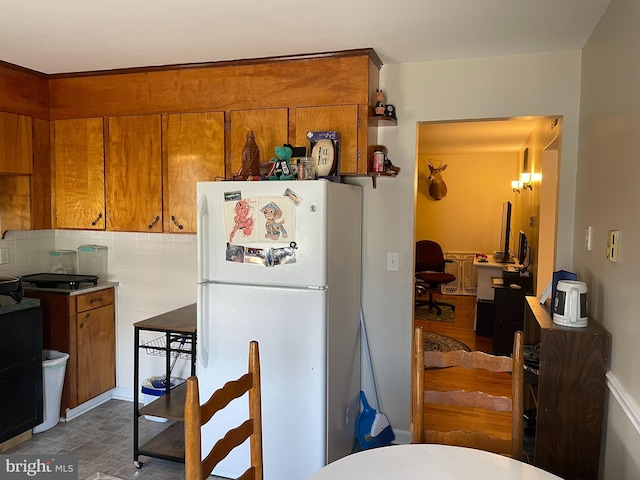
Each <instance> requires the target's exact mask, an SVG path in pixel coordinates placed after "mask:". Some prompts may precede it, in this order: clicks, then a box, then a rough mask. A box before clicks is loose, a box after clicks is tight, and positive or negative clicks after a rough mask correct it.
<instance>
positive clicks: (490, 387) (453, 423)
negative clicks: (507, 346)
mask: <svg viewBox="0 0 640 480" xmlns="http://www.w3.org/2000/svg"><path fill="white" fill-rule="evenodd" d="M434 299H435V300H441V301H443V302H448V303H453V304H454V305H455V306H456V309H455V314H454V322H453V323H446V322H437V321H435V322H434V321H422V320H415V321H414V323H415V326H421V327H423V328H424V329H425V331H430V332H436V333H440V334H442V335H447V336H449V337H452V338H455V339H457V340H460V341H461V342H464V343H465V344H467V345H468V346H469V347H470V348H471V349H472V350H480V351H483V352H487V353H492V351H493V350H492V343H493V342H492V340H491V339H490V338H485V337H476V335H475V332H474V329H473V323H474V317H475V305H476V297H475V296H469V295H440V294H437V293H436V294H434ZM443 308H448V307H443ZM424 376H425V387H426V388H429V389H431V390H439V389H444V388H449V386H450V385H452V384H455V385H459V384H461V385H463V387H464V388H463V389H477V387H481V388H480V390H483V391H484V392H486V393H492V394H500V395H505V396H508V397H510V396H511V376H510V375H508V374H504V373H487V374H483V375H478V374H477V373H473V374H469V372H468V371H466V370H464V369H459V368H445V369H441V370H425V374H424ZM456 388H458V387H456ZM424 419H425V420H424V421H425V428H437V429H441V428H446V429H450V430H457V429H462V430H466V429H470V430H476V429H480V430H484V431H485V432H487V433H488V434H490V435H493V436H499V437H503V438H510V437H511V414H510V413H489V412H482V411H474V412H471V413H468V412H464V413H463V412H461V411H460V410H456V409H455V408H451V407H450V408H444V407H443V408H439V409H437V410H436V409H435V407H433V408H426V409H425V415H424Z"/></svg>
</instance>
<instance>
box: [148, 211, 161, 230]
mask: <svg viewBox="0 0 640 480" xmlns="http://www.w3.org/2000/svg"><path fill="white" fill-rule="evenodd" d="M159 221H160V216H159V215H156V218H155V220H154V221H153V222H151V223H150V224H149V230H151V229H152V228H153V227H155V226H156V223H158V222H159Z"/></svg>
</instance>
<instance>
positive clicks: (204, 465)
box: [184, 341, 263, 480]
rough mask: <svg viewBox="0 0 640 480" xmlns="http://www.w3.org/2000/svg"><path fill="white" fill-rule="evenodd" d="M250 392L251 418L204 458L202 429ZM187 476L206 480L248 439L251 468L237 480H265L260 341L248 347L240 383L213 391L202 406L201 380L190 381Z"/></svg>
mask: <svg viewBox="0 0 640 480" xmlns="http://www.w3.org/2000/svg"><path fill="white" fill-rule="evenodd" d="M247 392H249V418H248V419H247V420H245V421H244V422H243V423H242V424H241V425H239V426H238V427H236V428H234V429H232V430H229V431H228V432H227V434H226V435H225V436H224V438H222V439H221V440H219V441H218V442H217V443H216V444H215V445H214V446H213V448H212V449H211V451H210V452H209V453H208V454H207V456H206V458H205V459H204V460H203V459H202V452H201V448H202V446H201V445H202V444H201V436H200V429H201V427H202V426H203V425H204V424H206V423H207V422H208V421H209V420H211V417H213V415H214V414H215V413H216V412H218V411H220V410H222V409H223V408H225V407H226V406H227V405H228V404H229V403H230V402H231V401H232V400H234V399H236V398H240V397H242V396H243V395H244V394H245V393H247ZM184 435H185V473H186V475H185V477H186V480H204V479H206V478H207V477H208V476H209V475H210V474H211V472H212V471H213V469H214V468H215V467H216V465H217V464H218V463H219V462H220V461H221V460H222V459H223V458H225V457H226V456H227V455H228V454H229V453H230V452H231V450H233V449H234V448H236V447H237V446H239V445H241V444H242V443H244V442H245V441H246V440H247V438H249V443H250V451H251V466H250V467H249V468H248V469H247V470H246V471H245V472H244V473H243V474H242V476H240V477H238V480H262V478H263V469H262V407H261V401H260V354H259V352H258V342H255V341H252V342H250V344H249V370H248V372H247V373H245V374H244V375H242V376H241V377H240V378H238V379H237V380H233V381H229V382H227V383H225V384H224V386H222V387H221V388H219V389H218V390H216V391H215V392H213V395H211V397H209V400H207V401H206V402H205V403H204V404H203V405H200V392H199V389H198V377H189V378H188V379H187V393H186V400H185V405H184Z"/></svg>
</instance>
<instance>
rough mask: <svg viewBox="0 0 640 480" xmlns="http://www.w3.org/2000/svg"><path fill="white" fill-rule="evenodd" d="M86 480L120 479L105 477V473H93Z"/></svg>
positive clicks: (117, 478)
mask: <svg viewBox="0 0 640 480" xmlns="http://www.w3.org/2000/svg"><path fill="white" fill-rule="evenodd" d="M86 480H122V479H121V478H120V477H114V476H113V475H107V474H106V473H100V472H97V473H94V474H93V475H91V476H90V477H87V479H86Z"/></svg>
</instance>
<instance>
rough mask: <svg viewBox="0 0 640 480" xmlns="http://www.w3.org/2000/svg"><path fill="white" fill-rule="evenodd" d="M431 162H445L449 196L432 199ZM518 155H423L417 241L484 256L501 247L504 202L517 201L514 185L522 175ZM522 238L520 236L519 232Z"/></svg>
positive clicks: (419, 172)
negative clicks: (430, 241)
mask: <svg viewBox="0 0 640 480" xmlns="http://www.w3.org/2000/svg"><path fill="white" fill-rule="evenodd" d="M429 159H438V160H442V163H443V165H444V164H446V165H447V168H446V170H445V171H444V172H443V173H442V177H443V179H444V180H445V183H446V184H447V196H446V197H444V198H443V199H442V200H438V201H436V200H434V199H432V198H431V197H430V196H429V182H428V176H429V167H428V160H429ZM517 163H518V156H517V154H516V153H501V154H482V155H431V154H429V153H420V154H419V155H418V191H417V197H416V240H423V239H429V240H434V241H436V242H438V243H439V244H440V245H441V246H442V248H443V250H445V251H449V252H474V253H475V252H483V253H486V254H490V253H492V252H493V251H495V250H499V249H500V248H501V243H502V242H501V241H500V240H499V237H500V220H501V215H502V203H503V202H505V201H506V200H510V201H511V202H512V203H513V202H514V201H515V197H516V194H515V193H513V190H512V189H511V180H513V179H515V178H516V175H517V173H516V172H517ZM516 233H517V231H516Z"/></svg>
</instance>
